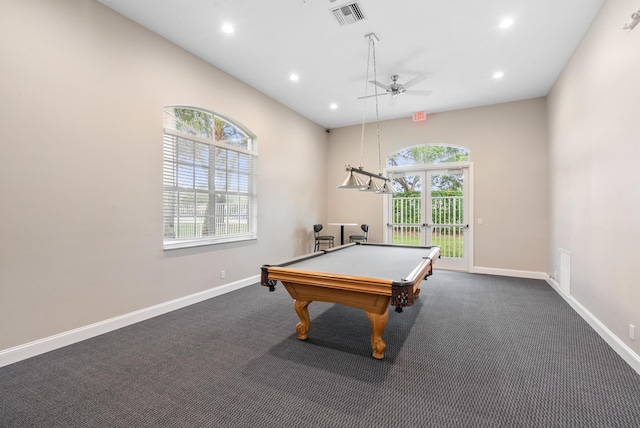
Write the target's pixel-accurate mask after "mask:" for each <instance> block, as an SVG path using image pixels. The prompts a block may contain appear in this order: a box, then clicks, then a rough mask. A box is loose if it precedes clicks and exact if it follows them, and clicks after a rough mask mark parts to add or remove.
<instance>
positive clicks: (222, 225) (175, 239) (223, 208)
mask: <svg viewBox="0 0 640 428" xmlns="http://www.w3.org/2000/svg"><path fill="white" fill-rule="evenodd" d="M177 108H179V109H185V110H194V111H198V112H202V113H205V114H206V115H211V117H212V123H215V118H217V119H220V120H222V121H223V122H225V123H226V124H228V125H231V126H232V127H233V128H235V133H236V134H238V135H242V138H240V139H238V138H236V139H229V140H222V139H218V140H216V139H215V138H216V137H215V131H214V130H213V128H211V129H207V130H208V131H210V132H207V134H208V135H198V132H197V131H194V132H185V131H184V129H185V126H184V124H183V126H181V127H179V126H177V125H176V122H178V121H179V119H177V118H176V117H175V114H174V112H175V109H177ZM176 128H181V129H182V130H177V129H176ZM200 134H202V133H200ZM238 143H240V144H238ZM190 150H193V159H192V160H190V159H189V156H191V153H190ZM198 154H200V156H199V155H198ZM257 161H258V150H257V142H256V138H255V136H254V135H253V134H251V133H250V132H249V131H247V130H246V129H245V128H243V127H242V126H240V125H238V124H237V122H233V121H231V120H229V119H226V118H224V117H223V116H221V115H219V114H216V113H214V112H212V111H210V110H205V109H202V108H197V107H190V106H168V107H165V109H164V132H163V249H164V250H173V249H179V248H189V247H198V246H203V245H215V244H221V243H228V242H238V241H247V240H254V239H257V237H258V231H257V223H258V222H257V209H258V206H257ZM186 201H188V202H186ZM199 201H203V202H199Z"/></svg>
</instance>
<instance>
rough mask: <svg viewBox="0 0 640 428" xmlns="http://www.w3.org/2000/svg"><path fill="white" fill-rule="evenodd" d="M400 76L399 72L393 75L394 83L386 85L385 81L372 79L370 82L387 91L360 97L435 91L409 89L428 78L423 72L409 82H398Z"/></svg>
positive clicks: (417, 93)
mask: <svg viewBox="0 0 640 428" xmlns="http://www.w3.org/2000/svg"><path fill="white" fill-rule="evenodd" d="M399 78H400V76H398V75H397V74H394V75H393V76H391V81H392V82H393V83H391V84H390V85H385V84H384V83H380V82H378V81H377V80H370V81H369V83H373V84H374V85H376V86H378V87H380V88H382V89H384V90H385V92H383V93H379V94H377V95H376V94H374V95H366V96H364V97H358V99H359V100H361V99H363V98H371V97H377V96H381V95H391V98H392V99H393V98H396V97H397V96H398V95H403V94H406V95H431V94H432V93H433V91H416V90H412V91H409V90H407V88H410V87H411V86H413V85H415V84H417V83H420V82H422V81H423V80H424V79H426V78H427V75H426V74H421V75H419V76H416V77H414V78H413V79H411V80H409V81H408V82H407V83H404V84H403V83H398V79H399Z"/></svg>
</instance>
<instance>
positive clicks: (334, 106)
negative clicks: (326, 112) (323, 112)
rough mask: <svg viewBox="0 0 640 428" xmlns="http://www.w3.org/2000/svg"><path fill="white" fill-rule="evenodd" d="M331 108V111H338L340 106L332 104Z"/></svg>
mask: <svg viewBox="0 0 640 428" xmlns="http://www.w3.org/2000/svg"><path fill="white" fill-rule="evenodd" d="M329 108H330V109H331V110H335V109H337V108H338V104H336V103H332V104H331V105H330V106H329Z"/></svg>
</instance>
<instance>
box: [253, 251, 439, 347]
mask: <svg viewBox="0 0 640 428" xmlns="http://www.w3.org/2000/svg"><path fill="white" fill-rule="evenodd" d="M439 256H440V248H439V247H414V246H405V245H386V244H374V243H360V242H357V243H353V244H348V245H344V246H340V247H334V248H330V249H327V250H322V251H319V252H316V253H312V254H308V255H305V256H301V257H297V258H294V259H291V260H288V261H285V262H282V263H278V264H273V265H263V266H262V267H261V270H262V275H261V284H262V285H264V286H267V287H269V290H270V291H274V290H275V285H276V283H277V281H280V282H281V283H282V284H283V285H284V287H285V288H286V289H287V291H288V292H289V294H290V295H291V297H292V298H293V299H294V309H295V311H296V313H297V314H298V317H299V318H300V322H299V323H298V324H297V325H296V333H297V335H298V339H300V340H305V339H307V337H308V332H309V327H310V325H311V321H310V319H309V311H308V309H307V306H309V303H311V302H313V301H322V302H331V303H338V304H342V305H347V306H352V307H355V308H359V309H363V310H364V311H365V313H366V315H367V317H368V318H369V321H370V322H371V347H372V348H373V358H377V359H382V358H384V350H385V348H386V344H385V343H384V341H383V340H382V333H383V332H384V329H385V327H386V325H387V319H388V318H389V309H388V307H389V304H391V305H392V306H395V308H396V312H402V308H404V307H406V306H411V305H412V304H413V301H414V298H415V297H416V296H417V295H418V294H419V293H420V289H419V288H418V287H419V286H420V282H421V281H422V280H423V279H425V280H426V279H427V276H429V275H431V274H432V273H433V264H434V263H435V260H436V259H437V258H438V257H439Z"/></svg>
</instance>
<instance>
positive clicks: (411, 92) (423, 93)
mask: <svg viewBox="0 0 640 428" xmlns="http://www.w3.org/2000/svg"><path fill="white" fill-rule="evenodd" d="M403 93H405V94H407V95H431V94H433V91H404V92H403Z"/></svg>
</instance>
